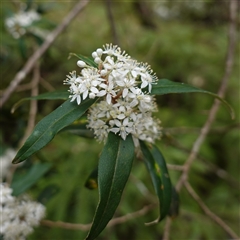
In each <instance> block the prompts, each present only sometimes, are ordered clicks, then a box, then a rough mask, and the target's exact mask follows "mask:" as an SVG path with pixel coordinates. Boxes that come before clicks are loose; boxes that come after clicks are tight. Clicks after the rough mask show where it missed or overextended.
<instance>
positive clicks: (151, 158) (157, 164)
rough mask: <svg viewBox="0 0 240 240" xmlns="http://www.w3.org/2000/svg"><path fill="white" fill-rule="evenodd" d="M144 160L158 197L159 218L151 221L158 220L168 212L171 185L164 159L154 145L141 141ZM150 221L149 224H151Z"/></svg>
mask: <svg viewBox="0 0 240 240" xmlns="http://www.w3.org/2000/svg"><path fill="white" fill-rule="evenodd" d="M140 144H141V149H142V153H143V157H144V161H145V163H146V166H147V168H148V171H149V173H150V175H151V178H152V182H153V186H154V189H155V192H156V194H157V196H158V199H159V208H160V214H159V218H158V219H157V220H155V221H153V222H152V223H157V222H160V221H161V220H162V219H163V218H164V217H165V216H166V215H167V214H168V212H169V208H170V204H171V196H172V185H171V181H170V178H169V175H168V170H167V166H166V163H165V160H164V158H163V156H162V154H161V152H160V151H159V150H158V148H157V147H156V146H152V148H151V149H149V148H148V147H147V145H146V144H145V143H144V142H142V141H141V143H140ZM152 223H150V224H152Z"/></svg>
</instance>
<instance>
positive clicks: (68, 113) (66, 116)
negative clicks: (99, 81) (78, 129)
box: [13, 98, 97, 163]
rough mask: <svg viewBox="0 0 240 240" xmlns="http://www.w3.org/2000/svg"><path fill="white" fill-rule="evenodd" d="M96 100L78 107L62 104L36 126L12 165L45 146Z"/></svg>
mask: <svg viewBox="0 0 240 240" xmlns="http://www.w3.org/2000/svg"><path fill="white" fill-rule="evenodd" d="M96 100H97V98H95V99H87V100H84V101H83V102H82V103H81V104H80V105H77V103H76V102H70V100H67V101H66V102H64V103H63V104H62V105H61V106H60V107H58V108H57V109H55V110H54V111H53V112H51V113H50V114H49V115H47V116H46V117H45V118H43V119H42V120H41V121H40V122H39V123H38V124H37V125H36V127H35V128H34V130H33V132H32V134H31V135H30V136H29V138H28V139H27V140H26V142H25V143H24V145H23V146H22V147H21V148H20V150H19V151H18V153H17V155H16V157H15V158H14V159H13V163H19V162H22V161H24V160H25V159H27V158H28V157H29V156H31V155H32V154H33V153H35V152H37V151H38V150H40V149H41V148H43V147H44V146H45V145H47V144H48V143H49V142H50V141H51V140H52V139H53V138H54V136H55V135H56V134H57V133H58V132H59V131H60V130H61V129H63V128H64V127H66V126H68V125H69V124H71V123H72V122H74V121H75V120H76V119H78V118H80V117H81V116H82V115H83V114H84V113H85V112H86V111H87V109H88V108H89V107H90V106H91V105H92V104H93V103H94V102H95V101H96Z"/></svg>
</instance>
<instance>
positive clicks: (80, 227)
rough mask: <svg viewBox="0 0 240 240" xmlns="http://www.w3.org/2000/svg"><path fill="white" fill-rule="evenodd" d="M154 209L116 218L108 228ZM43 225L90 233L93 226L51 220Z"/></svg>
mask: <svg viewBox="0 0 240 240" xmlns="http://www.w3.org/2000/svg"><path fill="white" fill-rule="evenodd" d="M154 207H155V205H154V204H150V205H147V206H144V207H143V208H142V209H140V210H138V211H136V212H133V213H128V214H126V215H124V216H122V217H117V218H114V219H112V220H111V221H110V222H109V223H108V225H107V227H108V228H110V227H113V226H115V225H118V224H122V223H125V222H127V221H129V220H132V219H135V218H138V217H140V216H144V215H145V214H146V213H148V212H149V211H150V210H152V209H153V208H154ZM41 225H43V226H48V227H57V228H64V229H71V230H82V231H88V230H89V229H90V228H91V226H92V224H91V223H89V224H79V223H67V222H61V221H57V222H54V221H50V220H42V221H41Z"/></svg>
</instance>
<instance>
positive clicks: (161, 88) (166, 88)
mask: <svg viewBox="0 0 240 240" xmlns="http://www.w3.org/2000/svg"><path fill="white" fill-rule="evenodd" d="M197 92H199V93H206V94H208V95H211V96H213V97H215V98H217V99H218V100H220V101H221V102H222V103H224V104H225V106H226V107H227V108H228V110H229V112H230V114H231V117H232V118H234V111H233V109H232V107H231V106H230V105H229V104H228V103H227V102H226V101H225V100H224V99H222V98H221V97H219V96H218V95H217V94H214V93H211V92H208V91H205V90H202V89H199V88H196V87H193V86H191V85H188V84H185V83H179V82H173V81H170V80H167V79H159V80H158V82H157V84H155V85H153V86H152V91H151V94H152V95H162V94H169V93H197Z"/></svg>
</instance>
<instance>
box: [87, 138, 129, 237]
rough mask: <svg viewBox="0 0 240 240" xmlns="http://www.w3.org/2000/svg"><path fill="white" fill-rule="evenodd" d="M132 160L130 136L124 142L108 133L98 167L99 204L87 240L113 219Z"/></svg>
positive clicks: (95, 235)
mask: <svg viewBox="0 0 240 240" xmlns="http://www.w3.org/2000/svg"><path fill="white" fill-rule="evenodd" d="M133 158H134V144H133V140H132V136H130V135H129V136H128V137H127V139H126V140H125V141H124V140H123V139H122V138H121V137H120V136H118V135H114V134H113V133H109V135H108V140H107V143H106V145H105V146H104V148H103V151H102V153H101V156H100V160H99V165H98V189H99V203H98V206H97V210H96V213H95V216H94V220H93V224H92V228H91V230H90V232H89V234H88V236H87V238H86V239H87V240H90V239H95V238H96V237H97V236H98V235H99V234H100V233H101V232H102V230H103V229H104V228H105V227H106V225H107V223H108V222H109V221H110V220H111V218H112V217H113V215H114V213H115V210H116V208H117V206H118V204H119V202H120V200H121V196H122V192H123V189H124V187H125V184H126V182H127V180H128V177H129V174H130V171H131V168H132V162H133Z"/></svg>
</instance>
